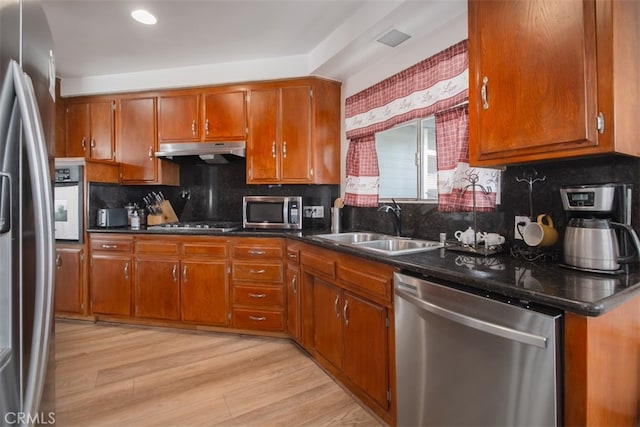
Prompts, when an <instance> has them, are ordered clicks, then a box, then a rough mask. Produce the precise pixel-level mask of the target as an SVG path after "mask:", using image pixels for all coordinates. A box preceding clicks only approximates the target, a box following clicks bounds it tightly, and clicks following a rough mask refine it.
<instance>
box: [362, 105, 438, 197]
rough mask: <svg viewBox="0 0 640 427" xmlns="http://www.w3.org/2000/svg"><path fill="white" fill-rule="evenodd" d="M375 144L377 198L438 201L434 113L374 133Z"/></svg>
mask: <svg viewBox="0 0 640 427" xmlns="http://www.w3.org/2000/svg"><path fill="white" fill-rule="evenodd" d="M375 143H376V152H377V157H378V168H379V171H380V193H379V197H380V199H391V198H394V199H396V200H405V201H431V202H436V201H437V200H438V175H437V155H436V129H435V118H434V116H430V117H428V118H425V119H419V120H413V121H410V122H407V123H403V124H400V125H398V126H395V127H393V128H391V129H387V130H385V131H382V132H377V133H376V135H375Z"/></svg>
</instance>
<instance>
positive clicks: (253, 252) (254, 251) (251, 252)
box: [248, 249, 266, 255]
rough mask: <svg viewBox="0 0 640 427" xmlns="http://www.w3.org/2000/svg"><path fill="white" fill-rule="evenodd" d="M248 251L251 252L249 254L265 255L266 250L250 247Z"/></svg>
mask: <svg viewBox="0 0 640 427" xmlns="http://www.w3.org/2000/svg"><path fill="white" fill-rule="evenodd" d="M248 253H249V255H264V254H265V253H266V252H265V251H257V250H255V249H250V250H249V252H248Z"/></svg>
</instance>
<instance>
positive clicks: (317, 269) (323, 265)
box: [300, 251, 336, 279]
mask: <svg viewBox="0 0 640 427" xmlns="http://www.w3.org/2000/svg"><path fill="white" fill-rule="evenodd" d="M300 262H301V263H302V265H303V266H304V268H305V269H306V270H311V271H313V272H314V273H320V274H322V275H324V276H326V277H328V278H329V279H335V278H336V260H335V259H333V258H328V257H324V256H321V255H319V254H318V253H316V252H307V251H302V252H300Z"/></svg>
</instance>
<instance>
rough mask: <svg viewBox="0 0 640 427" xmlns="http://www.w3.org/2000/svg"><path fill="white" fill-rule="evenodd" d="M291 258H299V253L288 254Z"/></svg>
mask: <svg viewBox="0 0 640 427" xmlns="http://www.w3.org/2000/svg"><path fill="white" fill-rule="evenodd" d="M287 256H288V257H289V258H290V259H298V255H296V254H287Z"/></svg>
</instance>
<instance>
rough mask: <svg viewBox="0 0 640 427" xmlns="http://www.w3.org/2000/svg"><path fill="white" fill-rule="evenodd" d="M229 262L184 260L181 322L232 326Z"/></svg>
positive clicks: (223, 260) (181, 289) (181, 288)
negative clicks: (230, 323) (230, 319)
mask: <svg viewBox="0 0 640 427" xmlns="http://www.w3.org/2000/svg"><path fill="white" fill-rule="evenodd" d="M228 265H229V263H228V261H227V260H226V259H222V260H212V261H183V262H182V286H181V287H180V305H181V311H182V321H184V322H190V323H199V324H205V325H219V326H225V325H228V324H229V316H228V313H229V279H228V273H227V271H228Z"/></svg>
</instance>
